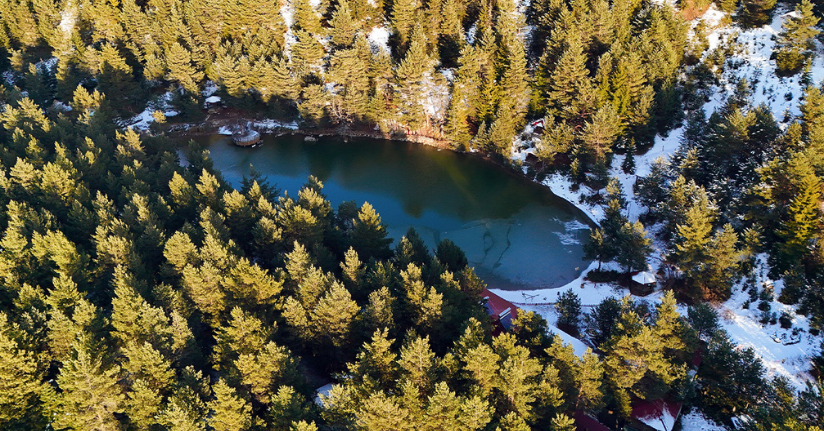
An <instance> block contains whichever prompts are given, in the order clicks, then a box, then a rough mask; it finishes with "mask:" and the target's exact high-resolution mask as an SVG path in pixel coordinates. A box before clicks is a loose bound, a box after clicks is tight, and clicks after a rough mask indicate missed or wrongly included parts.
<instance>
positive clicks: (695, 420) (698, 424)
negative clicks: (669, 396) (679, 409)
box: [681, 411, 727, 431]
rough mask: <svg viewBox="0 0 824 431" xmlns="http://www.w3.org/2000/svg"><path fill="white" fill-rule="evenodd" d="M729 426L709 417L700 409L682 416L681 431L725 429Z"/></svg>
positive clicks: (721, 430) (720, 430)
mask: <svg viewBox="0 0 824 431" xmlns="http://www.w3.org/2000/svg"><path fill="white" fill-rule="evenodd" d="M726 429H727V428H725V427H723V426H721V425H718V424H716V423H715V422H713V421H712V420H710V419H707V418H705V417H704V415H702V414H701V413H700V412H698V411H692V412H690V413H689V414H686V415H682V416H681V431H725V430H726Z"/></svg>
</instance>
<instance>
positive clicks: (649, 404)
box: [631, 400, 682, 431]
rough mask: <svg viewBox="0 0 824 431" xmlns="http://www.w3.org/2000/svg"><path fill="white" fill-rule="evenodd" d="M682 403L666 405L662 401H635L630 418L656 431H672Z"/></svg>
mask: <svg viewBox="0 0 824 431" xmlns="http://www.w3.org/2000/svg"><path fill="white" fill-rule="evenodd" d="M681 406H682V403H667V402H666V401H664V400H655V401H641V400H639V401H636V402H635V403H633V405H632V414H631V417H632V419H634V420H637V421H638V422H641V423H643V424H644V425H646V426H648V427H650V428H652V429H655V430H658V431H672V428H673V427H674V426H675V422H676V420H677V419H678V415H680V414H681Z"/></svg>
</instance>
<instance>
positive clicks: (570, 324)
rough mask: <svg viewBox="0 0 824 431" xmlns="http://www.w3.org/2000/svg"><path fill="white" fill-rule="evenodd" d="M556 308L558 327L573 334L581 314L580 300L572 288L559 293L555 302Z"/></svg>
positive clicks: (575, 332)
mask: <svg viewBox="0 0 824 431" xmlns="http://www.w3.org/2000/svg"><path fill="white" fill-rule="evenodd" d="M555 308H556V309H557V310H558V327H559V328H561V329H563V330H565V331H568V332H569V333H571V334H573V335H575V334H577V333H578V318H579V316H580V315H581V300H580V298H578V295H576V294H575V292H573V291H572V289H569V290H567V291H566V292H563V293H561V295H559V296H558V302H557V303H556V304H555Z"/></svg>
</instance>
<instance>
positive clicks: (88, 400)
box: [55, 341, 124, 430]
mask: <svg viewBox="0 0 824 431" xmlns="http://www.w3.org/2000/svg"><path fill="white" fill-rule="evenodd" d="M83 344H85V343H84V342H83V341H79V342H78V343H76V344H75V351H74V353H73V355H72V357H71V358H69V359H68V360H67V361H66V362H64V363H63V367H62V368H61V369H60V375H59V376H58V377H57V385H58V386H59V387H60V390H61V392H60V394H59V395H58V396H57V397H56V400H57V409H58V414H57V415H56V416H55V426H56V427H60V428H64V427H65V428H71V429H89V430H92V429H94V430H119V429H120V423H119V421H118V420H117V417H116V416H115V414H117V413H121V412H122V408H123V404H124V397H123V394H122V389H121V388H120V387H119V385H118V382H117V374H118V373H119V370H118V368H117V367H111V368H104V365H103V362H102V360H101V359H99V358H96V357H94V356H92V353H91V352H89V351H88V348H87V347H86V346H84V345H83Z"/></svg>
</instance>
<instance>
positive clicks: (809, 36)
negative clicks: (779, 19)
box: [775, 0, 819, 76]
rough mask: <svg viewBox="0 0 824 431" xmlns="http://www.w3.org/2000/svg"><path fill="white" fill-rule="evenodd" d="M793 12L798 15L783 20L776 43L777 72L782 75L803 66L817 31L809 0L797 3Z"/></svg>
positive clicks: (791, 72) (815, 18)
mask: <svg viewBox="0 0 824 431" xmlns="http://www.w3.org/2000/svg"><path fill="white" fill-rule="evenodd" d="M795 13H796V14H797V15H798V17H787V19H785V20H784V25H783V28H784V30H783V31H782V32H781V34H780V35H779V41H778V44H776V46H777V48H778V52H777V53H776V57H775V61H776V64H777V66H778V68H777V73H779V74H781V75H784V76H788V75H794V74H795V73H798V72H799V71H800V70H801V69H802V68H803V67H804V63H805V61H807V60H808V59H809V57H810V50H811V49H812V47H813V38H815V36H816V35H818V33H819V30H818V29H817V28H816V25H817V24H818V21H819V18H818V17H816V16H815V15H814V14H813V5H812V2H810V0H803V1H802V2H801V4H800V5H797V6H796V7H795Z"/></svg>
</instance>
